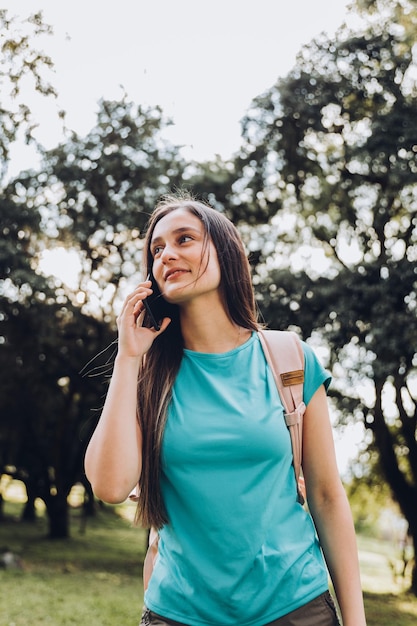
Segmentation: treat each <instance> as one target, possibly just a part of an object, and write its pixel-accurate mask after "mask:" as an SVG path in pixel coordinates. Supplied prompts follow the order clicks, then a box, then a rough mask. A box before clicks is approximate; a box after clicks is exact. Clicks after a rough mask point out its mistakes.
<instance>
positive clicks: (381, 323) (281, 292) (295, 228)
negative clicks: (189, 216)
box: [235, 2, 417, 594]
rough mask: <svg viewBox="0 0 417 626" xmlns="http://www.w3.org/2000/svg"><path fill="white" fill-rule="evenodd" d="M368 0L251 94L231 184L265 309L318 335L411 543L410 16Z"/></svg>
mask: <svg viewBox="0 0 417 626" xmlns="http://www.w3.org/2000/svg"><path fill="white" fill-rule="evenodd" d="M366 4H367V5H369V6H368V8H371V9H372V11H375V10H377V13H376V17H375V15H374V14H372V15H368V16H367V21H366V23H365V24H363V26H362V27H361V28H359V27H358V29H357V31H355V32H352V31H349V30H348V29H347V28H343V29H341V30H340V32H339V33H338V36H337V38H336V39H332V40H329V39H328V38H327V37H326V36H324V35H323V36H321V37H319V38H318V39H317V40H315V41H313V42H311V44H309V45H308V46H306V47H305V48H304V49H303V50H302V51H301V53H300V55H299V58H298V60H297V65H296V67H295V68H294V70H293V71H292V72H291V73H290V74H289V75H288V76H287V77H286V78H285V79H282V80H280V81H278V83H277V84H276V85H275V86H274V87H272V88H271V89H270V90H269V91H267V92H266V93H265V94H263V95H261V96H259V97H258V98H257V99H256V100H255V101H254V102H253V105H252V107H251V110H250V111H249V112H248V115H247V116H246V118H245V119H244V121H243V138H244V144H243V147H242V151H241V154H240V155H239V158H238V160H237V167H238V168H240V172H241V178H240V180H238V181H237V182H236V185H235V187H236V188H238V189H241V190H242V191H241V192H240V193H241V194H242V196H243V197H244V198H245V199H246V200H247V201H248V202H249V205H252V207H253V208H252V211H253V213H254V214H255V213H256V214H257V215H258V218H262V220H263V221H264V222H265V224H267V226H266V227H264V226H260V227H258V228H257V229H256V230H255V233H256V237H257V240H256V239H255V241H254V244H255V245H257V257H258V275H257V280H258V281H259V283H260V292H261V306H262V309H263V311H264V314H265V317H266V319H267V321H268V322H269V323H273V324H274V325H277V324H278V325H281V326H282V327H287V326H289V325H291V324H295V325H298V326H299V327H300V328H302V329H303V332H304V333H305V334H306V336H311V335H312V336H313V338H314V337H317V336H318V337H321V341H324V340H325V341H326V342H328V344H329V346H330V348H331V352H330V357H329V367H331V368H332V369H333V374H334V378H335V381H336V385H335V387H336V392H335V395H336V396H338V410H339V411H340V413H341V414H344V415H345V416H347V415H350V416H352V414H353V419H356V420H358V419H361V420H362V421H363V424H364V427H365V428H366V429H367V432H368V433H370V434H371V436H372V440H371V443H370V449H371V450H376V451H377V452H378V458H379V466H380V468H381V471H382V472H383V475H384V476H385V479H386V480H387V482H388V484H389V485H390V487H391V490H392V492H393V494H394V497H395V499H396V500H397V501H398V503H399V505H400V508H401V510H402V513H403V515H404V516H405V518H406V519H407V521H408V524H409V529H410V534H411V536H412V538H413V542H414V551H415V554H417V508H416V507H415V502H416V501H417V443H416V427H417V392H416V378H417V368H416V365H417V352H416V346H417V324H416V321H417V320H416V317H417V316H416V311H417V273H416V260H417V256H416V250H417V200H416V199H417V183H416V173H417V126H416V124H415V120H416V119H417V85H416V82H415V64H414V61H413V54H412V48H413V45H415V32H416V31H415V26H416V20H417V15H416V9H415V6H414V3H407V2H403V3H399V2H398V3H392V2H391V3H385V2H371V3H363V2H362V3H361V5H362V9H364V6H363V5H366ZM365 8H366V7H365ZM256 207H258V208H256ZM274 233H275V236H276V238H277V239H276V241H273V238H272V236H273V234H274ZM264 244H265V245H269V250H265V249H263V246H264ZM314 254H316V256H317V255H319V258H320V266H318V265H317V263H316V264H315V263H314V258H315V256H314ZM336 359H337V360H336ZM412 589H413V591H414V593H416V594H417V565H415V566H414V571H413V578H412Z"/></svg>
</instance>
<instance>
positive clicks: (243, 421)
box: [85, 196, 366, 626]
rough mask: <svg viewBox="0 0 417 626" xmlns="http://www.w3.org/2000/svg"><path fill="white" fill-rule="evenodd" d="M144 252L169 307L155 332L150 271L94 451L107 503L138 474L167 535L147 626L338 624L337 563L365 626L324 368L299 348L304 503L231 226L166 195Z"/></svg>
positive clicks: (344, 599)
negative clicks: (305, 504)
mask: <svg viewBox="0 0 417 626" xmlns="http://www.w3.org/2000/svg"><path fill="white" fill-rule="evenodd" d="M144 259H145V266H146V267H145V270H146V274H148V273H150V272H152V274H153V277H154V279H155V281H156V284H157V286H158V288H159V289H160V291H161V293H162V294H163V298H164V301H166V302H167V303H168V313H167V315H166V316H165V317H164V319H163V320H162V321H161V326H160V330H158V331H157V330H155V329H154V328H151V327H150V324H149V323H148V317H147V314H146V311H145V307H144V304H143V303H144V301H145V300H146V298H149V296H151V295H152V292H153V290H152V283H151V281H149V280H147V281H144V282H142V283H140V284H139V285H138V287H137V288H136V289H135V290H134V291H133V293H131V294H130V295H129V296H128V297H127V298H126V300H125V302H124V305H123V308H122V311H121V313H120V315H119V317H118V332H119V340H118V353H117V356H116V359H115V364H114V371H113V375H112V378H111V381H110V386H109V389H108V393H107V397H106V401H105V404H104V408H103V412H102V415H101V418H100V420H99V423H98V425H97V428H96V430H95V432H94V434H93V437H92V439H91V441H90V444H89V446H88V449H87V453H86V458H85V468H86V473H87V477H88V479H89V480H90V481H91V484H92V487H93V490H94V492H95V493H96V495H97V497H99V498H100V499H102V500H104V501H106V502H110V503H117V502H122V501H124V500H125V499H126V498H127V497H128V496H129V494H130V493H131V491H132V490H133V489H134V488H135V486H136V485H137V484H138V483H139V503H138V517H139V519H140V520H141V522H142V523H143V525H145V526H146V527H154V528H156V529H158V534H159V547H158V557H157V559H156V562H155V566H154V570H153V573H152V576H151V579H150V582H149V586H148V588H147V590H146V593H145V605H146V606H145V610H144V613H143V616H142V621H141V624H142V625H147V624H153V625H157V626H165V625H168V624H171V625H172V624H174V625H175V624H177V625H178V624H179V625H180V626H181V625H188V626H264V625H266V624H269V625H273V626H334V625H336V624H338V623H339V622H338V619H337V615H336V611H335V607H334V604H333V602H332V599H331V597H330V594H329V591H328V572H329V573H330V576H331V579H332V582H333V585H334V589H335V593H336V597H337V600H338V604H339V607H340V613H341V616H342V619H343V625H344V626H365V624H366V622H365V616H364V608H363V601H362V593H361V587H360V579H359V568H358V559H357V549H356V541H355V534H354V529H353V524H352V519H351V514H350V509H349V505H348V501H347V498H346V495H345V492H344V489H343V487H342V484H341V482H340V479H339V475H338V470H337V465H336V460H335V454H334V447H333V439H332V431H331V426H330V420H329V415H328V408H327V399H326V387H327V385H328V383H329V376H328V374H327V373H326V372H325V371H324V369H323V368H322V366H321V365H320V363H319V362H318V360H317V359H316V357H315V355H314V353H313V352H312V350H311V348H309V347H308V346H307V344H305V343H303V350H304V353H305V383H304V401H305V404H306V405H307V409H306V413H305V416H304V428H303V474H304V479H305V487H306V491H307V498H308V505H309V512H308V511H307V510H306V509H305V508H304V507H303V506H302V505H301V504H299V503H298V502H297V500H296V497H295V492H296V489H295V478H294V471H293V468H292V465H291V463H292V451H291V443H290V437H289V434H288V430H287V428H286V426H285V424H284V419H283V407H282V404H281V402H280V400H279V394H278V392H277V389H276V386H275V383H274V380H273V377H272V373H271V371H270V369H269V366H268V365H267V363H266V360H265V356H264V353H263V351H262V347H261V344H260V341H259V338H258V334H257V330H258V329H259V326H258V322H257V318H256V307H255V300H254V295H253V289H252V285H251V277H250V269H249V265H248V262H247V259H246V255H245V251H244V247H243V245H242V242H241V239H240V237H239V234H238V232H237V230H236V229H235V227H234V226H233V224H232V223H231V222H230V221H229V220H228V219H226V218H225V217H224V216H223V215H221V214H220V213H219V212H217V211H215V210H214V209H212V208H211V207H209V206H206V205H205V204H203V203H201V202H197V201H195V200H193V199H192V198H191V197H186V196H182V197H181V196H179V197H176V196H170V197H166V198H165V199H164V200H163V201H162V202H161V203H160V204H159V205H158V206H157V207H156V209H155V211H154V213H153V215H152V216H151V219H150V222H149V226H148V231H147V237H146V240H145V248H144ZM313 521H314V523H313ZM322 553H323V554H324V559H325V560H324V559H323V556H322ZM326 565H327V568H328V570H327V568H326Z"/></svg>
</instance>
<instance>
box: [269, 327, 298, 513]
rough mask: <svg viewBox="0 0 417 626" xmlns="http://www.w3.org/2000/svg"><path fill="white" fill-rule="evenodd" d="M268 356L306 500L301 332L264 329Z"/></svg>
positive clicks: (295, 469)
mask: <svg viewBox="0 0 417 626" xmlns="http://www.w3.org/2000/svg"><path fill="white" fill-rule="evenodd" d="M258 336H259V339H260V341H261V345H262V348H263V351H264V353H265V358H266V360H267V362H268V364H269V366H270V368H271V370H272V374H273V376H274V380H275V383H276V385H277V388H278V393H279V395H280V398H281V402H282V404H283V405H284V417H285V423H286V425H287V426H288V430H289V432H290V437H291V446H292V454H293V465H294V473H295V480H296V484H297V500H298V502H300V504H304V496H303V494H302V492H301V489H300V484H299V480H300V475H301V459H302V436H303V416H304V412H305V410H306V406H305V404H304V401H303V383H304V352H303V348H302V346H301V342H300V339H299V337H298V335H297V334H296V333H294V332H292V331H279V330H266V331H265V330H260V331H258Z"/></svg>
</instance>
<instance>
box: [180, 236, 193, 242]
mask: <svg viewBox="0 0 417 626" xmlns="http://www.w3.org/2000/svg"><path fill="white" fill-rule="evenodd" d="M191 240H192V237H191V235H182V236H181V237H180V242H181V243H186V242H187V241H191Z"/></svg>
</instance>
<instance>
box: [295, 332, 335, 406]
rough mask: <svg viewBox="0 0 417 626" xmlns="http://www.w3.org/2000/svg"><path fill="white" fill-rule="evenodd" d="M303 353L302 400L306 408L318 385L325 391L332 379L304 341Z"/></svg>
mask: <svg viewBox="0 0 417 626" xmlns="http://www.w3.org/2000/svg"><path fill="white" fill-rule="evenodd" d="M301 343H302V346H303V352H304V390H303V400H304V404H305V405H306V406H307V405H308V403H309V402H310V400H311V398H312V397H313V396H314V394H315V393H316V391H317V389H318V388H319V387H320V385H324V386H325V388H326V391H327V389H328V387H329V385H330V383H331V380H332V377H331V375H330V374H329V372H328V371H327V370H326V369H325V368H324V367H323V365H322V364H321V363H320V361H319V359H318V358H317V355H316V353H315V352H314V350H313V349H312V348H311V346H309V345H308V344H307V343H305V341H302V342H301Z"/></svg>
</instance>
